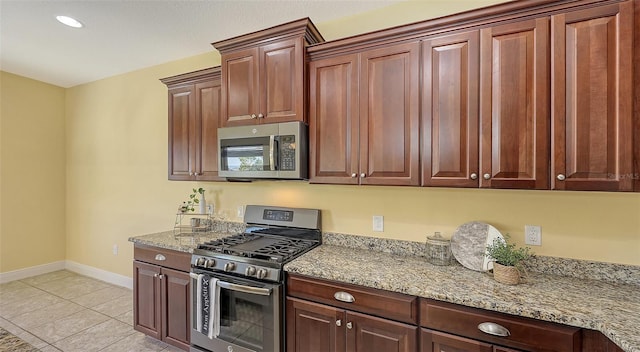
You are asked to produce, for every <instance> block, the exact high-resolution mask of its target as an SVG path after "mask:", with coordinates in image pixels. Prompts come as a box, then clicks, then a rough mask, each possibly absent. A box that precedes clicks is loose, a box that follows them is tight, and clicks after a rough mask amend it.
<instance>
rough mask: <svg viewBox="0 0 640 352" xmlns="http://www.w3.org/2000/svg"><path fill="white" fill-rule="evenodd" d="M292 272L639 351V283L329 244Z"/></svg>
mask: <svg viewBox="0 0 640 352" xmlns="http://www.w3.org/2000/svg"><path fill="white" fill-rule="evenodd" d="M285 270H286V271H288V272H291V273H297V274H301V275H307V276H311V277H316V278H322V279H328V280H335V281H340V282H346V283H351V284H356V285H361V286H366V287H372V288H377V289H382V290H389V291H394V292H401V293H405V294H408V295H413V296H418V297H425V298H432V299H436V300H441V301H445V302H451V303H457V304H461V305H465V306H470V307H476V308H483V309H488V310H493V311H498V312H503V313H508V314H514V315H519V316H523V317H530V318H535V319H541V320H546V321H551V322H556V323H561V324H566V325H572V326H576V327H582V328H588V329H593V330H599V331H601V332H602V333H603V334H604V335H605V336H607V337H608V338H609V339H611V340H612V341H613V342H615V343H616V344H617V345H618V346H620V347H621V348H622V349H623V350H625V351H627V352H640V286H637V285H631V284H620V283H610V282H606V281H598V280H588V279H577V278H571V277H566V276H557V275H550V274H541V273H534V272H530V273H529V278H528V280H527V282H526V283H523V284H520V285H517V286H509V285H504V284H501V283H498V282H496V281H495V280H493V278H492V277H491V276H490V274H488V273H482V272H476V271H472V270H469V269H466V268H464V267H462V266H460V265H451V266H444V267H443V266H436V265H432V264H430V263H428V262H427V260H426V259H425V258H424V257H421V256H416V255H406V254H403V255H400V254H393V253H383V252H380V251H374V250H370V249H366V248H364V249H363V248H350V247H344V246H339V245H332V244H323V245H321V246H320V247H318V248H316V249H313V250H312V251H310V252H308V253H306V254H304V255H303V256H301V257H299V258H297V259H295V260H294V261H292V262H290V263H288V264H286V265H285Z"/></svg>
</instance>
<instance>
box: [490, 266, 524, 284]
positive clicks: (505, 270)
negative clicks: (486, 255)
mask: <svg viewBox="0 0 640 352" xmlns="http://www.w3.org/2000/svg"><path fill="white" fill-rule="evenodd" d="M493 278H494V279H495V280H496V281H498V282H501V283H503V284H507V285H517V284H519V283H520V271H519V270H518V268H516V267H515V266H504V265H502V264H498V263H495V262H494V263H493Z"/></svg>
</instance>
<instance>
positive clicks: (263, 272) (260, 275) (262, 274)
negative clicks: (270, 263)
mask: <svg viewBox="0 0 640 352" xmlns="http://www.w3.org/2000/svg"><path fill="white" fill-rule="evenodd" d="M267 274H269V272H268V271H266V270H265V269H260V270H258V272H257V273H256V277H257V278H258V279H264V278H265V277H267Z"/></svg>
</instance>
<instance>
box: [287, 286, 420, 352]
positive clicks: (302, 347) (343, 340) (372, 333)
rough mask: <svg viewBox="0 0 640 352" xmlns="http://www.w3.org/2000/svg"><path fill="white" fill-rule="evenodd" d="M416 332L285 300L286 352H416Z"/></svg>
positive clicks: (384, 321)
mask: <svg viewBox="0 0 640 352" xmlns="http://www.w3.org/2000/svg"><path fill="white" fill-rule="evenodd" d="M417 330H418V328H417V327H416V326H413V325H409V324H404V323H399V322H395V321H393V320H388V319H383V318H378V317H374V316H371V315H368V314H361V313H357V312H351V311H348V310H344V309H341V308H335V307H331V306H327V305H324V304H319V303H314V302H309V301H305V300H300V299H296V298H291V297H288V298H287V352H370V351H376V352H415V351H417V347H418V341H417V340H418V339H417Z"/></svg>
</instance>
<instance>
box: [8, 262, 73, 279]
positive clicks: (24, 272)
mask: <svg viewBox="0 0 640 352" xmlns="http://www.w3.org/2000/svg"><path fill="white" fill-rule="evenodd" d="M64 268H65V261H64V260H60V261H57V262H53V263H48V264H42V265H36V266H32V267H29V268H24V269H18V270H13V271H7V272H6V273H0V284H4V283H7V282H10V281H15V280H22V279H26V278H28V277H31V276H36V275H42V274H47V273H50V272H54V271H58V270H63V269H64Z"/></svg>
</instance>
